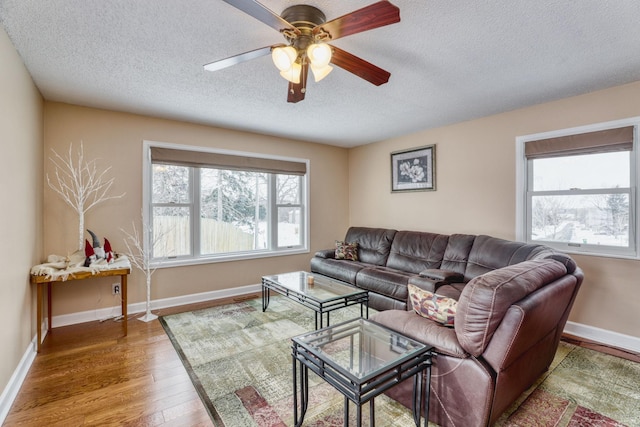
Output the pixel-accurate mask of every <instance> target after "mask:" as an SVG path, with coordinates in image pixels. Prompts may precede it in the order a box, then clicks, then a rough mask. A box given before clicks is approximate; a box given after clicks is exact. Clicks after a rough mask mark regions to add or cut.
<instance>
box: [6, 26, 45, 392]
mask: <svg viewBox="0 0 640 427" xmlns="http://www.w3.org/2000/svg"><path fill="white" fill-rule="evenodd" d="M0 94H2V95H0V143H1V144H2V150H3V152H4V153H5V154H4V156H3V162H2V163H3V164H2V168H0V183H1V184H0V200H2V202H3V207H2V209H1V210H0V242H2V244H1V246H0V270H2V282H1V283H0V325H2V327H0V342H1V343H2V345H1V346H0V389H4V388H5V387H6V385H7V383H8V381H9V379H10V378H11V375H12V374H13V372H14V370H15V369H16V367H17V366H18V363H19V362H20V359H21V358H22V356H23V355H24V353H25V350H26V349H27V348H28V346H29V342H30V341H31V338H32V337H33V336H34V334H35V331H36V329H35V322H32V319H35V314H33V307H34V301H35V299H34V297H33V293H32V287H31V285H30V284H29V269H30V268H31V266H32V265H33V264H35V263H36V262H37V261H38V260H39V259H40V257H41V255H42V241H41V236H42V161H43V160H42V106H43V102H42V97H41V96H40V93H39V92H38V90H37V89H36V87H35V86H34V84H33V82H32V80H31V77H30V76H29V74H28V73H27V70H26V69H25V67H24V65H23V64H22V60H21V59H20V56H18V54H17V52H16V51H15V49H14V48H13V45H12V44H11V42H10V40H9V37H7V34H6V33H5V31H4V29H3V28H2V27H0Z"/></svg>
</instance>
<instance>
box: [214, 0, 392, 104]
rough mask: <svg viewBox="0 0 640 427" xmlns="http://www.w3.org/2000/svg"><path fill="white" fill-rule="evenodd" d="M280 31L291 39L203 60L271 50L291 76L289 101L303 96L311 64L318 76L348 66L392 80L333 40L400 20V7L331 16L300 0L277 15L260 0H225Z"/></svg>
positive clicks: (377, 81) (232, 61)
mask: <svg viewBox="0 0 640 427" xmlns="http://www.w3.org/2000/svg"><path fill="white" fill-rule="evenodd" d="M224 1H225V2H226V3H229V4H230V5H232V6H234V7H236V8H237V9H240V10H241V11H243V12H245V13H247V14H248V15H251V16H253V17H254V18H256V19H257V20H259V21H262V22H263V23H265V24H267V25H268V26H270V27H272V28H274V29H276V30H277V31H279V32H280V33H281V34H282V35H283V36H284V38H285V39H286V40H287V43H286V44H276V45H272V46H265V47H262V48H259V49H255V50H251V51H249V52H245V53H241V54H239V55H234V56H231V57H229V58H225V59H221V60H219V61H214V62H211V63H209V64H206V65H205V66H204V69H205V70H207V71H217V70H220V69H222V68H226V67H230V66H232V65H236V64H239V63H241V62H244V61H248V60H251V59H255V58H259V57H261V56H265V55H268V54H269V53H271V56H272V59H273V62H274V64H275V65H276V67H277V68H278V69H279V70H280V75H281V76H282V77H283V78H285V79H286V80H288V81H289V91H288V96H287V101H288V102H299V101H302V100H303V99H304V95H305V92H306V90H307V75H308V72H309V68H311V71H312V73H313V75H314V78H315V81H320V80H321V79H323V78H324V77H326V76H327V75H328V74H329V73H330V72H331V70H332V69H333V67H331V65H329V64H333V65H335V66H338V67H340V68H342V69H344V70H347V71H349V72H351V73H353V74H355V75H356V76H358V77H361V78H363V79H365V80H367V81H368V82H371V83H373V84H374V85H376V86H380V85H382V84H384V83H386V82H388V81H389V77H390V76H391V73H389V72H388V71H385V70H383V69H382V68H380V67H377V66H375V65H373V64H371V63H370V62H367V61H365V60H364V59H361V58H359V57H357V56H355V55H352V54H351V53H349V52H346V51H344V50H342V49H339V48H337V47H335V46H333V45H330V44H328V42H330V41H332V40H337V39H339V38H341V37H346V36H350V35H352V34H357V33H361V32H363V31H368V30H372V29H374V28H379V27H383V26H385V25H389V24H395V23H396V22H400V9H398V7H397V6H394V5H393V4H391V3H390V2H388V1H386V0H382V1H379V2H377V3H373V4H371V5H369V6H365V7H363V8H362V9H358V10H355V11H353V12H351V13H348V14H346V15H343V16H341V17H339V18H336V19H333V20H331V21H328V22H327V21H326V17H325V15H324V13H322V11H321V10H320V9H318V8H316V7H313V6H309V5H304V4H299V5H294V6H290V7H288V8H286V9H285V10H284V11H283V12H282V14H280V15H277V14H275V13H274V12H272V11H271V10H269V9H268V8H266V7H265V6H264V5H262V4H260V3H258V2H257V1H255V0H224Z"/></svg>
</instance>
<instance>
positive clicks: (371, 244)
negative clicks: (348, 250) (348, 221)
mask: <svg viewBox="0 0 640 427" xmlns="http://www.w3.org/2000/svg"><path fill="white" fill-rule="evenodd" d="M395 234H396V230H390V229H386V228H369V227H350V228H349V229H348V230H347V234H346V236H345V238H344V240H345V241H346V242H355V243H357V244H358V259H359V260H360V261H362V262H364V263H366V264H374V265H385V264H386V263H387V258H388V257H389V251H390V250H391V242H393V236H395Z"/></svg>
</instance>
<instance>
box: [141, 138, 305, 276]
mask: <svg viewBox="0 0 640 427" xmlns="http://www.w3.org/2000/svg"><path fill="white" fill-rule="evenodd" d="M152 147H159V148H168V149H174V150H184V151H195V152H204V153H215V154H226V155H232V156H244V157H250V158H258V159H271V160H284V161H291V162H299V163H304V164H305V165H306V173H305V174H304V175H301V176H300V183H301V188H300V193H301V194H300V208H301V215H300V227H301V229H302V231H301V240H302V241H301V244H300V245H298V246H294V247H291V246H288V247H280V248H279V247H277V229H276V230H275V232H274V230H273V229H272V228H273V227H274V226H275V227H276V228H277V224H278V223H277V215H275V212H269V213H268V221H269V227H270V229H269V230H268V231H269V240H270V242H272V243H271V244H272V249H265V250H252V251H247V252H232V253H223V254H208V255H201V254H199V249H198V250H197V251H196V248H197V246H196V245H199V244H200V234H199V233H200V221H199V220H198V219H199V214H198V213H197V212H199V204H200V189H199V179H200V177H199V175H200V174H199V173H193V171H194V170H195V169H191V172H190V185H191V189H190V190H191V197H192V201H191V204H192V210H191V219H192V222H193V224H192V226H191V246H192V253H191V255H189V256H179V257H176V258H162V259H160V258H154V259H152V260H151V261H150V264H151V266H152V267H153V268H166V267H177V266H185V265H199V264H209V263H217V262H227V261H237V260H247V259H257V258H268V257H275V256H286V255H294V254H303V253H309V234H310V230H309V228H310V222H309V216H310V215H309V212H310V209H309V202H310V196H309V186H310V180H309V176H310V172H309V170H310V161H309V159H301V158H293V157H284V156H273V155H267V154H262V153H254V152H244V151H235V150H225V149H218V148H211V147H201V146H188V145H180V144H172V143H166V142H158V141H148V140H144V141H143V144H142V159H143V161H142V163H143V164H142V221H143V224H145V225H146V224H149V226H144V227H142V228H143V239H144V247H145V251H150V248H149V242H150V241H151V239H150V236H149V231H150V229H151V225H150V224H152V221H153V214H152V209H153V206H154V204H153V203H152V195H153V191H152V187H151V186H152V183H153V180H152V177H153V166H152V165H153V163H152V160H151V148H152ZM276 175H277V174H276V173H271V174H270V180H269V181H270V182H275V177H276ZM283 175H284V174H283ZM271 188H273V189H274V190H273V192H275V185H271V184H270V190H269V191H272V190H271ZM271 196H273V195H271ZM268 205H269V209H270V210H273V209H274V208H276V206H278V205H277V203H276V201H275V200H274V198H273V197H270V202H269V204H268ZM197 252H198V253H197Z"/></svg>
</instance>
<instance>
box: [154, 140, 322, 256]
mask: <svg viewBox="0 0 640 427" xmlns="http://www.w3.org/2000/svg"><path fill="white" fill-rule="evenodd" d="M143 146H144V148H143V149H144V156H145V165H144V168H143V169H144V175H145V180H144V181H145V182H144V193H145V195H144V204H145V206H144V211H143V215H144V214H146V219H145V223H146V224H150V226H149V227H148V230H147V231H148V242H149V245H151V246H152V250H151V253H152V259H153V260H154V262H155V264H156V265H158V266H171V265H185V264H197V263H206V262H216V261H228V260H236V259H247V258H258V257H266V256H277V255H288V254H292V253H304V252H308V223H309V221H308V209H307V206H308V196H307V194H308V191H307V188H308V173H307V170H308V160H304V159H291V158H280V157H265V156H260V155H257V154H253V153H243V152H232V151H220V150H218V151H214V150H207V149H205V148H202V147H185V146H179V145H170V144H162V143H154V142H150V141H145V143H144V144H143Z"/></svg>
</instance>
